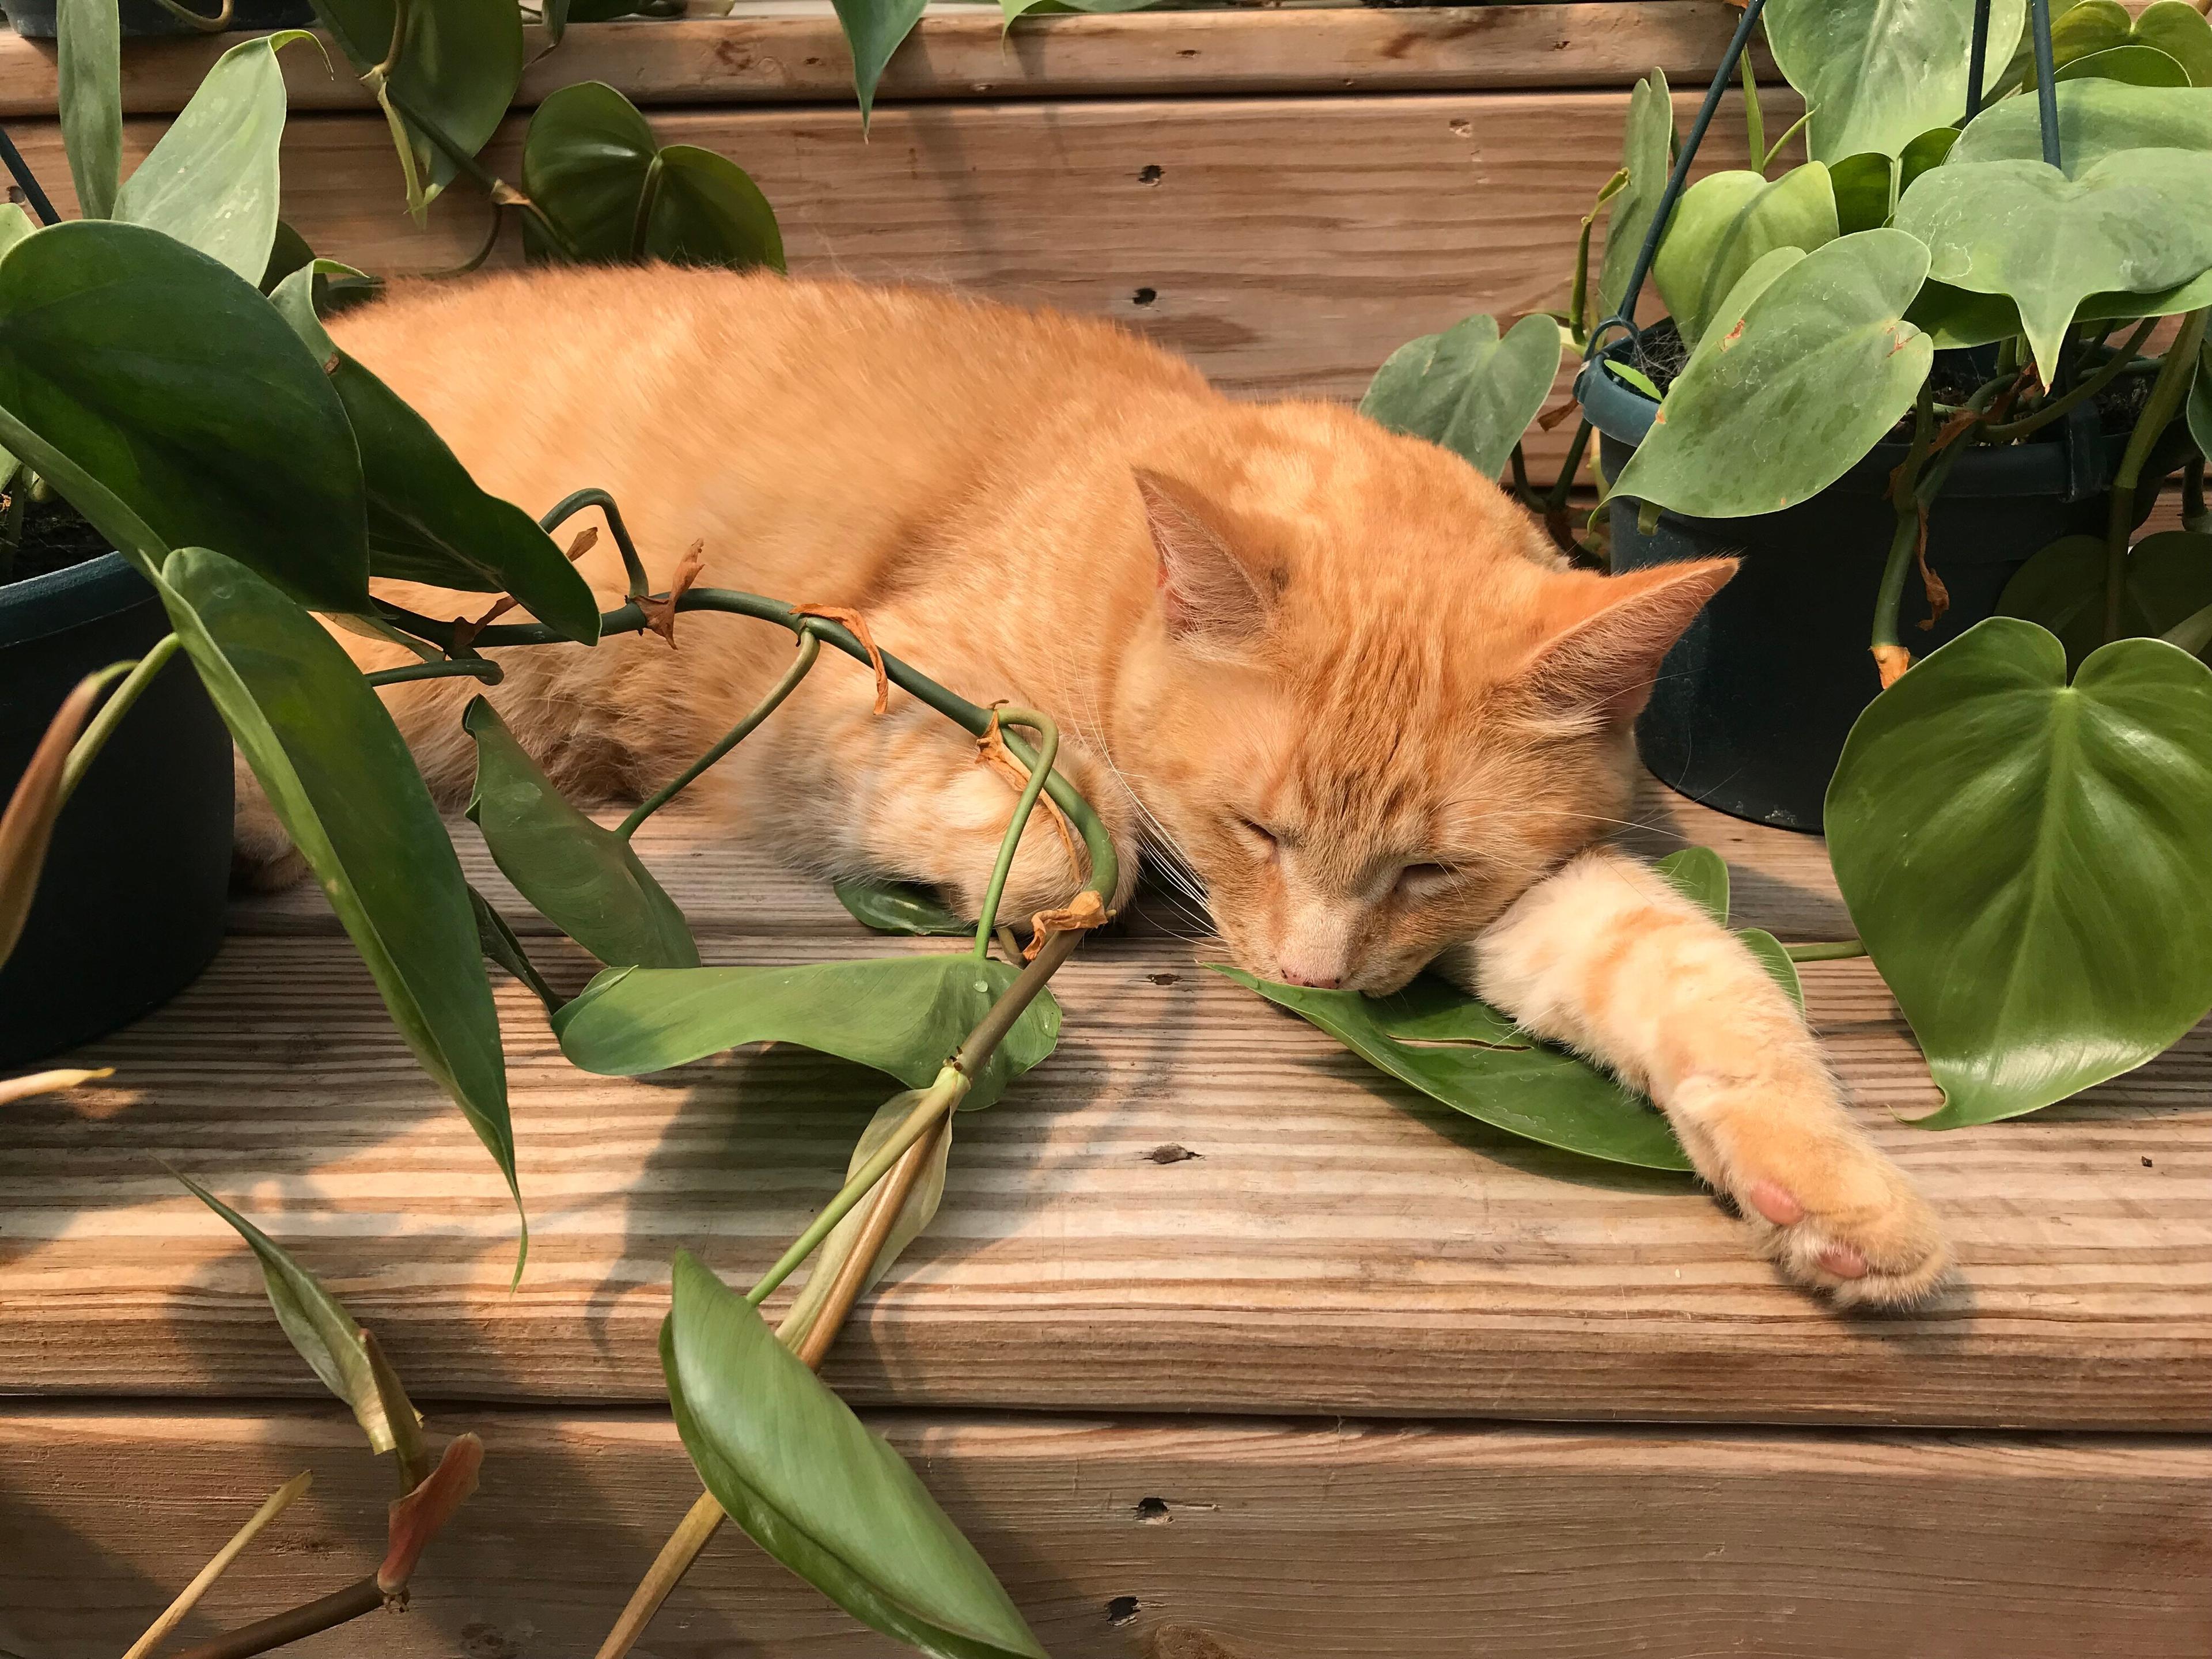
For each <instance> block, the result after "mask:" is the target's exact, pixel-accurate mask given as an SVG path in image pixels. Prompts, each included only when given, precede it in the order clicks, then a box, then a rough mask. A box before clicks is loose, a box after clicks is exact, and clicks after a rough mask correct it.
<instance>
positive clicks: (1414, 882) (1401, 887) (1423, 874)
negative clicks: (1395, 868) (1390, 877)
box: [1398, 864, 1458, 899]
mask: <svg viewBox="0 0 2212 1659" xmlns="http://www.w3.org/2000/svg"><path fill="white" fill-rule="evenodd" d="M1456 879H1458V872H1456V871H1455V870H1453V869H1452V868H1451V867H1450V866H1448V865H1443V864H1409V865H1407V866H1405V867H1404V868H1402V869H1401V870H1400V871H1399V872H1398V892H1399V894H1400V896H1402V897H1406V898H1413V899H1423V898H1429V897H1432V896H1435V895H1436V894H1438V893H1441V892H1442V891H1443V890H1444V889H1445V888H1447V887H1449V886H1450V885H1451V884H1452V883H1453V882H1454V881H1455V880H1456Z"/></svg>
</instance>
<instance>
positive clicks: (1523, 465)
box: [1511, 443, 1536, 507]
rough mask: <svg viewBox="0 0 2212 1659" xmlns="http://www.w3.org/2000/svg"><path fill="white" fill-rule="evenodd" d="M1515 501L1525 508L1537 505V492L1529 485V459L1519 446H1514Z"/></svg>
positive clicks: (1512, 458)
mask: <svg viewBox="0 0 2212 1659" xmlns="http://www.w3.org/2000/svg"><path fill="white" fill-rule="evenodd" d="M1511 460H1512V465H1513V499H1514V500H1515V501H1518V502H1520V503H1521V505H1522V506H1523V507H1534V506H1535V505H1536V492H1535V490H1534V489H1532V488H1531V487H1530V486H1529V483H1528V455H1527V454H1526V453H1524V452H1523V451H1522V447H1521V446H1520V445H1519V444H1517V443H1516V444H1515V445H1514V446H1513V454H1512V457H1511Z"/></svg>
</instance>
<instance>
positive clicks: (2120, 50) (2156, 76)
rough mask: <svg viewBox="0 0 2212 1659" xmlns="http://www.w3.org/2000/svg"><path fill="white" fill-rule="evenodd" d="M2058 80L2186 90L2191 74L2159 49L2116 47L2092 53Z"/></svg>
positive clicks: (2067, 68)
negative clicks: (2121, 82)
mask: <svg viewBox="0 0 2212 1659" xmlns="http://www.w3.org/2000/svg"><path fill="white" fill-rule="evenodd" d="M2092 78H2095V79H2100V80H2106V81H2124V82H2127V83H2128V84H2129V85H2130V86H2131V87H2185V86H2187V85H2188V84H2189V71H2188V70H2185V69H2183V68H2182V67H2181V65H2180V64H2178V63H2176V62H2175V61H2174V60H2173V59H2172V58H2169V57H2167V56H2166V54H2165V53H2164V52H2160V51H2159V50H2158V49H2157V48H2156V47H2155V46H2114V47H2113V48H2112V50H2111V51H2110V52H2091V53H2090V54H2089V55H2088V56H2087V58H2075V60H2074V61H2073V62H2072V63H2070V64H2067V65H2066V67H2065V68H2063V69H2062V70H2059V71H2058V74H2057V79H2058V80H2060V81H2062V82H2064V81H2086V80H2089V79H2092Z"/></svg>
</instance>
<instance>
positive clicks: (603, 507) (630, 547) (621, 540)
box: [424, 489, 683, 645]
mask: <svg viewBox="0 0 2212 1659" xmlns="http://www.w3.org/2000/svg"><path fill="white" fill-rule="evenodd" d="M586 507H598V508H599V513H600V516H601V517H603V518H604V519H605V520H606V521H607V531H608V533H609V534H611V536H613V538H615V546H616V547H617V549H619V550H620V551H621V553H622V562H623V574H624V575H625V576H626V577H627V578H628V579H629V597H630V598H632V599H643V598H644V597H645V596H646V595H647V594H648V593H650V592H653V583H652V580H650V579H649V578H648V577H647V575H646V574H645V561H644V560H643V559H641V558H640V557H639V556H638V554H637V544H636V543H635V542H634V541H632V540H631V539H630V538H629V526H628V525H626V524H624V523H623V515H622V508H620V507H617V506H616V505H615V498H614V497H613V496H611V495H608V494H607V492H606V491H605V490H604V489H580V490H578V491H576V493H575V494H574V495H564V496H562V498H561V500H560V501H558V502H556V504H555V506H554V508H553V510H552V511H551V512H550V513H547V514H546V515H545V516H544V518H542V519H540V520H538V528H539V529H540V530H542V531H544V532H545V533H546V534H547V535H549V536H550V535H551V534H552V533H553V532H555V531H556V530H558V529H559V528H560V527H561V526H562V525H564V524H566V523H568V520H571V519H573V518H574V517H575V516H576V514H578V513H581V512H582V511H583V510H584V509H585V508H586ZM677 609H678V610H679V611H680V610H682V609H683V606H681V605H678V607H677ZM642 621H643V616H642V613H641V615H640V622H641V623H642ZM489 631H490V632H491V633H494V634H496V633H499V632H500V631H501V630H500V629H491V630H489ZM424 637H425V638H428V637H430V636H429V635H424ZM494 643H495V644H498V643H507V644H513V645H532V644H536V643H538V641H534V640H511V641H494Z"/></svg>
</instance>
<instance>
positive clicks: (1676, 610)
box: [1520, 559, 1736, 725]
mask: <svg viewBox="0 0 2212 1659" xmlns="http://www.w3.org/2000/svg"><path fill="white" fill-rule="evenodd" d="M1735 569H1736V561H1735V560H1734V559H1698V560H1692V561H1687V562H1682V563H1679V564H1662V565H1654V566H1651V567H1650V568H1645V569H1643V570H1637V571H1632V572H1630V573H1629V574H1626V575H1621V576H1601V577H1593V578H1589V579H1586V580H1583V581H1580V582H1577V585H1576V590H1575V591H1574V592H1573V593H1572V594H1571V596H1570V597H1569V598H1568V599H1567V603H1566V605H1565V607H1564V609H1565V615H1564V617H1562V625H1561V626H1560V627H1559V631H1557V632H1556V633H1554V634H1553V635H1552V636H1551V637H1550V638H1548V639H1547V640H1546V641H1544V642H1543V644H1541V646H1539V647H1537V648H1536V653H1535V656H1534V659H1532V660H1531V661H1530V662H1529V664H1528V666H1527V667H1526V668H1524V669H1523V670H1522V673H1521V676H1520V679H1521V683H1522V685H1523V686H1524V687H1525V688H1527V690H1528V691H1529V692H1531V693H1532V694H1534V696H1535V697H1536V699H1537V700H1538V701H1539V702H1541V703H1542V704H1543V705H1544V706H1545V707H1546V708H1548V709H1550V710H1551V711H1553V712H1555V713H1559V714H1581V715H1589V714H1595V715H1596V716H1598V717H1599V718H1600V719H1601V720H1605V721H1606V722H1607V723H1608V724H1612V725H1625V724H1626V723H1627V722H1628V721H1630V720H1634V719H1635V718H1636V717H1637V715H1638V714H1642V713H1643V712H1644V704H1645V703H1646V702H1649V701H1650V696H1651V683H1652V681H1653V680H1654V679H1656V678H1657V677H1658V673H1659V663H1660V659H1662V658H1663V657H1664V656H1665V655H1666V654H1667V652H1668V647H1671V646H1673V644H1674V641H1676V640H1678V639H1680V638H1681V636H1682V630H1683V629H1686V628H1687V627H1688V626H1689V625H1690V623H1691V621H1692V618H1694V617H1696V616H1697V614H1698V612H1699V611H1702V610H1703V609H1705V601H1706V600H1708V599H1711V598H1712V596H1713V595H1714V594H1716V593H1717V592H1720V590H1721V588H1722V587H1723V586H1724V585H1725V584H1726V583H1727V581H1728V579H1729V577H1731V576H1733V575H1735Z"/></svg>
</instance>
